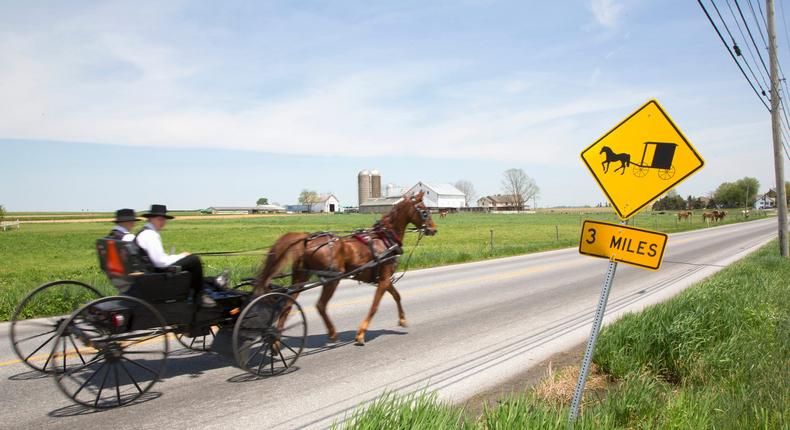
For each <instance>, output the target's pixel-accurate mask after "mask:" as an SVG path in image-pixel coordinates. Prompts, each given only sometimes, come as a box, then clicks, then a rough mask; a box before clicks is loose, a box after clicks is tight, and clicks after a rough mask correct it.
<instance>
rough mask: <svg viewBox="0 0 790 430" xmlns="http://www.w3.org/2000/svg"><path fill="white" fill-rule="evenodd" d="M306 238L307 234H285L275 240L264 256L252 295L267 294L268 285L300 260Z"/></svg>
mask: <svg viewBox="0 0 790 430" xmlns="http://www.w3.org/2000/svg"><path fill="white" fill-rule="evenodd" d="M308 236H309V235H308V234H307V233H287V234H284V235H282V236H281V237H280V238H279V239H277V242H275V243H274V245H273V246H272V247H271V249H270V250H269V253H268V254H267V255H266V263H265V264H264V266H263V269H262V270H261V273H260V274H259V275H258V279H257V282H256V284H255V290H254V291H253V295H255V296H258V295H261V294H265V293H267V292H269V285H270V284H271V282H272V280H273V279H274V277H275V276H278V275H281V274H282V273H283V270H284V269H285V268H286V267H288V266H289V265H291V264H292V263H294V262H296V261H297V260H298V259H300V258H302V256H303V255H304V250H305V239H306V238H307V237H308Z"/></svg>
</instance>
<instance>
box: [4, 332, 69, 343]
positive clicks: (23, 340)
mask: <svg viewBox="0 0 790 430" xmlns="http://www.w3.org/2000/svg"><path fill="white" fill-rule="evenodd" d="M56 331H58V329H57V328H55V329H54V330H50V331H47V332H44V333H39V334H34V335H33V336H28V337H25V338H22V339H19V340H17V341H14V343H16V344H20V343H22V342H26V341H28V340H31V339H35V338H37V337H41V336H46V335H48V334H50V333H55V332H56ZM53 337H55V336H50V339H52V338H53ZM47 342H49V340H47ZM44 343H46V342H44Z"/></svg>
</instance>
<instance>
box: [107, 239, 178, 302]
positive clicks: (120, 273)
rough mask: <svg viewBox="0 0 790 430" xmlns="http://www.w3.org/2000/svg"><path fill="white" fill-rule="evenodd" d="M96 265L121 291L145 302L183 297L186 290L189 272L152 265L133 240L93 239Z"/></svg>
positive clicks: (175, 299)
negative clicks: (97, 257) (97, 264)
mask: <svg viewBox="0 0 790 430" xmlns="http://www.w3.org/2000/svg"><path fill="white" fill-rule="evenodd" d="M96 251H97V253H98V256H99V266H100V267H101V269H102V271H104V273H105V274H107V277H108V278H109V279H110V282H111V283H112V284H113V285H114V286H115V288H117V289H118V292H120V293H121V294H123V295H127V296H132V297H137V298H140V299H143V300H145V301H147V302H149V303H174V302H181V301H186V300H187V299H188V298H189V296H190V294H191V291H192V290H191V288H190V283H189V281H190V274H189V272H185V271H182V270H181V268H180V267H177V266H173V267H168V268H167V269H157V268H155V267H153V266H152V265H151V264H150V263H149V262H147V260H146V259H145V258H143V254H142V250H141V249H140V247H139V246H138V245H137V244H136V243H134V242H125V241H122V240H117V239H110V238H103V239H99V240H97V241H96Z"/></svg>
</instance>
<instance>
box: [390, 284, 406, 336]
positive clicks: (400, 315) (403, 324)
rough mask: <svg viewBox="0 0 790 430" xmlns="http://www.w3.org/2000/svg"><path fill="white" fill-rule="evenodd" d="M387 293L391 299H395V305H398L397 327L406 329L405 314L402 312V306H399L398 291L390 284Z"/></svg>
mask: <svg viewBox="0 0 790 430" xmlns="http://www.w3.org/2000/svg"><path fill="white" fill-rule="evenodd" d="M387 291H389V293H390V294H391V295H392V298H393V299H395V304H396V305H398V325H399V326H401V327H406V326H408V324H407V323H406V313H405V312H403V306H401V304H400V293H398V290H396V289H395V286H394V285H392V283H390V286H389V288H387Z"/></svg>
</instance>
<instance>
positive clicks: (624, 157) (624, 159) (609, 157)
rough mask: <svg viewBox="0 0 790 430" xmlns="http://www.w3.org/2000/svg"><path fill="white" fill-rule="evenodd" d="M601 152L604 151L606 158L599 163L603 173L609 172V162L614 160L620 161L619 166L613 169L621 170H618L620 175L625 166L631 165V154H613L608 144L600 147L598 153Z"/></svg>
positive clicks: (623, 172) (623, 171)
mask: <svg viewBox="0 0 790 430" xmlns="http://www.w3.org/2000/svg"><path fill="white" fill-rule="evenodd" d="M603 153H606V160H604V162H603V163H601V165H602V166H603V172H604V173H607V172H609V163H611V162H614V161H619V162H620V167H618V168H616V169H614V171H615V172H617V171H618V170H622V172H620V174H621V175H623V174H625V168H626V167H628V166H629V165H631V154H626V153H622V154H615V152H614V151H612V148H609V147H608V146H604V147H603V148H601V152H599V154H603Z"/></svg>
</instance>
